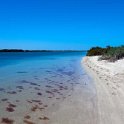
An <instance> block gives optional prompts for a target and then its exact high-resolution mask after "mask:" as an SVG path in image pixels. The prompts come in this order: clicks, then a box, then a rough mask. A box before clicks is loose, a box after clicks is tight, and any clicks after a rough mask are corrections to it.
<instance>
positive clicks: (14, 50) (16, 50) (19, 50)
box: [0, 49, 87, 52]
mask: <svg viewBox="0 0 124 124" xmlns="http://www.w3.org/2000/svg"><path fill="white" fill-rule="evenodd" d="M86 51H87V50H23V49H0V52H86Z"/></svg>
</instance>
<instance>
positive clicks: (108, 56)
mask: <svg viewBox="0 0 124 124" xmlns="http://www.w3.org/2000/svg"><path fill="white" fill-rule="evenodd" d="M96 55H101V57H100V58H99V59H100V60H109V61H111V62H114V61H116V60H118V59H121V58H124V46H119V47H111V46H107V47H106V48H101V47H93V48H91V49H90V50H88V52H87V56H96Z"/></svg>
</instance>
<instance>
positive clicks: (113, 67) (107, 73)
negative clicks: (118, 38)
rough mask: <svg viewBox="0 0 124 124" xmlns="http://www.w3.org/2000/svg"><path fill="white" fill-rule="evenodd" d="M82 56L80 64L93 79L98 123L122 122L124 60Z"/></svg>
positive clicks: (116, 123) (123, 114) (123, 110)
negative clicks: (111, 61)
mask: <svg viewBox="0 0 124 124" xmlns="http://www.w3.org/2000/svg"><path fill="white" fill-rule="evenodd" d="M97 59H98V56H96V57H84V58H83V59H82V65H83V67H84V69H85V70H86V72H87V73H88V74H89V75H90V76H91V78H92V79H93V80H94V83H95V87H96V92H97V106H98V122H99V124H123V122H124V85H123V82H124V64H122V63H123V62H124V60H119V61H117V62H115V63H110V62H107V61H97Z"/></svg>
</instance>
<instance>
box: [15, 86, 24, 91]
mask: <svg viewBox="0 0 124 124" xmlns="http://www.w3.org/2000/svg"><path fill="white" fill-rule="evenodd" d="M16 88H17V89H21V90H23V89H24V87H23V86H16Z"/></svg>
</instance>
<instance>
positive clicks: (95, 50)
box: [87, 47, 106, 56]
mask: <svg viewBox="0 0 124 124" xmlns="http://www.w3.org/2000/svg"><path fill="white" fill-rule="evenodd" d="M105 51H106V50H105V49H104V48H101V47H92V48H91V49H90V50H88V51H87V56H97V55H103V53H105Z"/></svg>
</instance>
